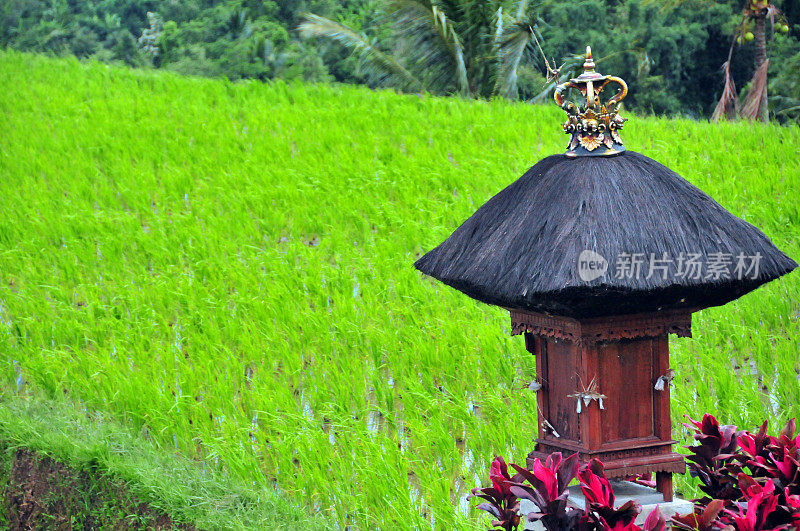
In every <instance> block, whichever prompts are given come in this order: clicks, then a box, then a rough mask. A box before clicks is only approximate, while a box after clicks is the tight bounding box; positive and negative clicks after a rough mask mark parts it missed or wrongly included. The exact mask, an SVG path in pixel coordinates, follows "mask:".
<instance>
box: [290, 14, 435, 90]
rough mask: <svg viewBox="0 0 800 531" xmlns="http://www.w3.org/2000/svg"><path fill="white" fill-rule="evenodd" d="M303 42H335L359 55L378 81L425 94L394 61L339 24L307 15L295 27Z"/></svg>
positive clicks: (409, 74)
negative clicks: (307, 39) (322, 38)
mask: <svg viewBox="0 0 800 531" xmlns="http://www.w3.org/2000/svg"><path fill="white" fill-rule="evenodd" d="M298 29H299V30H300V34H301V35H302V36H303V37H305V38H310V37H324V38H326V39H331V40H333V41H336V42H338V43H339V44H341V45H343V46H344V47H346V48H349V49H350V50H352V51H353V52H357V53H359V54H360V55H361V58H362V60H363V61H364V62H366V63H368V64H369V65H370V66H371V67H372V68H374V70H375V73H376V74H377V75H378V76H379V77H381V80H382V81H384V82H388V83H393V84H395V85H397V86H398V88H401V89H405V90H425V89H426V87H425V85H424V83H423V82H422V81H421V80H419V79H418V78H417V77H415V76H414V75H413V74H412V73H411V72H409V71H408V70H407V69H406V68H405V67H403V65H401V64H400V62H399V61H397V60H396V59H395V58H394V57H392V56H390V55H388V54H385V53H383V52H382V51H380V50H379V49H378V48H376V47H375V46H373V45H372V44H370V43H369V42H367V40H366V39H365V38H364V37H362V36H361V35H359V34H358V33H356V32H355V31H353V30H352V29H350V28H348V27H347V26H345V25H343V24H339V23H338V22H334V21H332V20H330V19H327V18H325V17H320V16H318V15H314V14H311V13H308V14H306V15H305V16H304V21H303V22H302V23H301V24H300V26H299V27H298Z"/></svg>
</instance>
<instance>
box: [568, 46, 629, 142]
mask: <svg viewBox="0 0 800 531" xmlns="http://www.w3.org/2000/svg"><path fill="white" fill-rule="evenodd" d="M583 70H584V71H583V73H582V74H581V75H580V76H578V77H576V78H573V79H570V80H569V81H568V82H566V83H562V84H560V85H558V86H557V87H556V92H555V95H554V98H555V100H556V104H558V106H559V107H561V108H562V109H563V110H564V112H566V113H567V121H566V122H564V126H563V127H564V132H565V133H567V134H568V135H570V139H569V144H568V145H567V151H566V153H564V154H565V155H566V156H567V157H597V156H610V155H617V154H618V153H622V152H623V151H625V146H624V145H623V143H622V138H621V137H620V136H619V131H620V129H622V126H623V125H624V124H625V121H626V120H627V118H623V117H622V116H620V115H619V113H618V112H617V110H618V107H619V103H620V102H621V101H622V100H623V99H624V98H625V96H627V95H628V85H627V84H626V83H625V81H623V80H622V79H620V78H618V77H615V76H604V75H602V74H600V73H598V72H595V70H594V60H593V59H592V49H591V48H590V47H589V46H587V47H586V61H585V62H584V63H583ZM610 83H616V84H617V85H619V87H620V88H619V90H618V91H617V93H616V94H614V96H612V97H611V98H610V99H609V100H608V101H606V102H605V103H601V102H600V93H601V92H602V91H603V89H604V88H605V87H606V86H607V85H608V84H610ZM570 88H574V89H578V90H579V91H580V93H581V94H582V95H583V98H584V99H585V101H586V104H585V105H584V106H580V105H576V104H575V103H573V102H571V101H569V100H565V99H564V95H563V93H564V91H565V90H567V89H570Z"/></svg>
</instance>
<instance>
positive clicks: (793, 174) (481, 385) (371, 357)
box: [0, 53, 800, 528]
mask: <svg viewBox="0 0 800 531" xmlns="http://www.w3.org/2000/svg"><path fill="white" fill-rule="evenodd" d="M0 70H2V72H3V76H2V77H3V82H2V83H3V91H2V95H1V96H0V121H1V122H0V126H2V131H3V137H2V139H0V211H2V213H3V215H2V216H0V280H2V282H1V283H0V322H1V323H2V324H0V341H2V342H3V344H4V345H5V347H4V349H3V353H2V356H3V358H2V367H3V372H4V375H5V378H6V380H7V381H8V382H10V385H12V386H13V385H14V382H15V381H16V380H18V379H19V378H22V379H24V380H25V381H26V382H27V385H28V386H31V387H33V388H35V389H37V390H41V392H43V393H46V394H47V395H49V396H58V395H64V394H66V395H67V396H68V397H70V399H72V400H76V401H77V400H80V401H82V403H83V404H85V406H86V408H87V409H88V410H89V411H92V412H94V411H97V412H100V414H101V415H103V416H104V417H112V418H114V419H116V421H117V422H120V423H123V424H125V425H126V426H129V427H131V428H132V429H134V430H137V431H138V432H140V433H142V434H143V435H147V436H148V437H149V438H150V439H152V440H153V441H155V442H157V443H158V444H159V445H161V447H162V448H167V449H172V450H175V449H177V450H178V451H179V452H180V453H182V454H183V455H185V456H188V457H190V458H192V459H194V460H195V461H196V462H197V463H198V464H199V465H198V466H201V467H205V469H206V470H215V471H220V473H224V474H227V477H229V478H232V480H233V479H235V480H236V481H239V482H242V483H243V484H248V485H251V486H254V487H255V488H256V489H262V490H271V489H273V488H275V487H276V486H277V487H278V488H279V489H280V490H281V492H283V493H284V494H285V496H286V497H287V499H289V500H292V501H293V502H298V503H301V504H303V505H304V506H305V507H307V508H308V509H309V511H311V512H317V513H320V514H322V515H324V516H328V517H330V518H332V519H334V520H335V521H337V522H340V523H342V524H344V523H347V522H352V523H354V524H355V525H356V526H357V527H359V528H369V527H370V526H375V527H378V528H386V527H387V525H388V524H389V523H390V522H397V523H398V524H399V527H400V528H406V527H424V526H429V525H430V524H431V523H433V525H434V527H435V528H448V527H450V528H452V527H453V526H457V527H459V528H463V527H470V526H475V525H478V526H480V527H483V526H484V525H485V519H484V517H483V516H482V515H481V516H478V515H476V514H475V511H474V509H469V510H468V511H467V509H466V507H467V505H466V503H465V502H464V501H463V497H464V495H465V494H466V492H467V491H468V489H469V488H471V487H473V486H475V485H476V484H477V483H479V482H485V481H486V478H487V467H488V463H489V461H490V459H491V456H492V455H493V454H495V453H500V454H503V455H504V456H505V457H506V458H507V459H510V460H516V461H518V462H522V460H523V459H524V456H525V455H526V453H527V451H528V450H530V449H531V446H532V442H531V441H532V437H533V436H534V434H535V432H536V411H535V401H534V397H533V395H532V394H530V393H529V392H528V391H523V390H521V386H522V384H523V382H525V381H529V380H530V379H531V378H532V377H533V375H534V373H535V360H534V359H533V358H532V357H531V356H529V355H528V354H527V353H526V352H525V350H524V348H523V346H522V342H521V339H520V338H510V337H508V335H507V333H508V331H509V323H508V316H507V314H506V313H504V312H503V311H501V310H499V309H497V308H491V307H488V306H484V305H480V304H478V303H475V302H474V301H471V300H469V299H468V298H466V297H465V296H463V295H461V294H459V293H457V292H455V291H453V290H451V289H449V288H446V287H444V286H441V285H439V284H437V283H435V282H433V281H431V280H429V279H424V278H422V277H421V276H420V275H419V274H418V273H417V272H416V271H415V270H414V269H413V267H412V263H413V261H414V259H415V257H416V256H418V255H419V253H421V252H424V251H426V250H428V249H430V248H431V247H432V246H434V245H435V244H437V243H438V242H440V241H441V240H442V239H444V238H445V237H446V236H447V235H448V234H449V233H450V231H452V230H453V229H454V228H455V227H456V226H457V225H458V224H459V223H460V222H461V221H463V220H464V219H465V218H466V217H467V216H468V215H470V214H471V213H472V212H473V211H474V210H475V209H476V208H477V207H478V206H480V205H481V204H482V203H483V202H484V201H485V200H487V199H488V198H489V197H490V196H492V195H493V194H494V193H496V192H497V191H499V190H500V189H501V188H502V187H504V186H506V185H507V184H509V183H511V182H512V181H513V180H514V179H516V178H517V177H518V176H519V175H521V174H522V173H523V172H524V171H525V170H526V169H527V168H528V167H529V166H530V165H532V164H533V163H535V162H536V161H537V160H538V159H540V158H541V157H543V156H545V155H548V154H551V153H557V152H561V151H563V145H564V142H565V137H564V135H563V134H562V133H561V132H560V126H559V124H560V121H561V116H560V112H559V111H558V109H556V108H555V107H554V106H552V107H530V106H526V105H523V104H510V103H506V102H500V101H498V102H474V101H462V100H459V99H456V98H453V99H436V98H428V97H417V96H401V95H396V94H394V93H392V92H388V91H379V92H371V91H369V90H367V89H365V88H358V87H338V86H302V85H297V86H287V85H285V84H283V83H280V82H278V83H275V84H271V85H263V84H259V83H248V84H242V85H234V84H231V83H228V82H224V81H214V80H202V79H191V78H181V77H178V76H175V75H164V74H159V73H152V72H144V71H130V70H126V69H119V68H113V67H106V66H104V65H98V64H88V65H84V64H81V63H78V62H77V61H73V60H51V59H46V58H42V57H34V56H28V55H20V54H17V53H5V54H2V55H0ZM624 136H625V139H626V143H627V144H628V146H629V148H631V149H634V150H636V151H640V152H643V153H645V154H647V155H648V156H651V157H653V158H655V159H656V160H659V161H661V162H663V163H665V164H667V165H669V166H670V167H671V168H673V169H675V170H676V171H677V172H679V173H680V174H681V175H683V176H685V177H686V178H687V179H689V180H690V181H692V182H693V183H694V184H696V185H697V186H699V187H700V188H701V189H703V190H705V191H706V192H707V193H709V194H711V195H712V196H713V197H714V198H716V199H717V201H719V202H720V203H721V204H722V205H723V206H725V207H726V208H727V209H729V210H730V211H732V212H733V213H735V214H737V215H738V216H740V217H742V218H744V219H746V220H747V221H749V222H751V223H753V224H755V225H756V226H758V227H760V228H761V229H762V230H763V231H764V232H765V233H766V234H767V235H768V236H770V237H771V238H772V239H773V240H774V241H775V243H776V244H777V245H778V246H779V247H781V248H782V249H783V250H784V251H786V252H787V253H788V254H789V255H790V256H793V257H794V258H795V259H797V258H798V257H800V159H799V158H798V148H800V130H798V129H797V128H779V127H775V126H763V125H752V124H746V123H735V124H722V125H710V124H705V123H695V122H691V121H684V120H667V119H654V118H635V117H634V118H633V119H631V121H630V122H629V124H628V126H627V127H626V129H625V135H624ZM798 315H800V276H798V274H797V273H795V274H793V275H790V276H789V277H788V278H785V279H783V280H781V281H779V282H776V283H773V284H772V285H769V286H767V287H765V288H763V289H761V290H758V291H757V292H755V293H753V294H750V295H748V296H746V297H744V298H742V299H741V300H739V301H737V302H736V303H733V304H730V305H728V306H726V307H724V308H717V309H709V310H705V311H703V312H701V313H700V314H699V315H697V316H696V318H695V320H694V326H693V331H694V338H693V339H673V340H671V345H672V356H673V361H672V363H673V366H674V367H675V368H677V370H678V377H677V378H676V387H675V389H674V391H673V413H674V419H673V422H674V424H675V426H676V429H675V434H676V437H678V438H685V430H684V429H683V428H681V427H680V426H679V421H680V419H681V415H683V414H689V415H692V416H698V415H701V414H702V413H703V412H704V411H710V412H713V413H715V414H717V415H718V416H719V417H720V418H721V420H723V421H726V422H732V423H736V424H739V425H740V426H742V427H747V428H754V427H755V426H756V425H757V424H758V423H760V421H761V420H762V419H764V418H769V419H770V420H773V421H777V420H779V419H785V418H786V417H788V416H794V415H796V414H797V413H798V411H800V406H799V405H798V404H800V387H798V376H797V374H798V337H800V324H798ZM678 485H679V487H680V488H682V489H684V490H688V489H691V486H690V485H689V484H688V483H687V481H685V480H681V481H679V483H678ZM688 492H689V494H691V491H688Z"/></svg>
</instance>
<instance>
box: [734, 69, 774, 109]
mask: <svg viewBox="0 0 800 531" xmlns="http://www.w3.org/2000/svg"><path fill="white" fill-rule="evenodd" d="M768 68H769V59H767V60H765V61H764V62H763V63H761V66H759V67H758V70H756V73H755V74H753V79H752V80H751V81H750V90H749V91H748V92H747V97H746V98H745V100H744V105H743V106H742V112H741V115H742V118H746V119H748V120H756V119H757V118H758V117H759V116H760V115H761V110H762V109H761V103H762V101H763V99H762V98H763V96H764V91H766V90H767V69H768Z"/></svg>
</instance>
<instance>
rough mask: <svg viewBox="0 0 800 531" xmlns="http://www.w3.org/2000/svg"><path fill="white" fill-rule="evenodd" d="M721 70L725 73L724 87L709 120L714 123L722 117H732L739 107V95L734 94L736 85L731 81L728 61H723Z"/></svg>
mask: <svg viewBox="0 0 800 531" xmlns="http://www.w3.org/2000/svg"><path fill="white" fill-rule="evenodd" d="M722 71H723V73H724V75H725V88H723V89H722V96H720V98H719V102H718V103H717V107H716V108H715V109H714V113H713V114H712V115H711V121H712V122H714V123H716V122H718V121H719V119H720V118H723V117H727V118H734V117H735V116H736V110H737V108H738V107H739V96H738V95H737V94H736V85H735V84H734V83H733V76H732V75H731V63H730V61H725V64H723V65H722Z"/></svg>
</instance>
